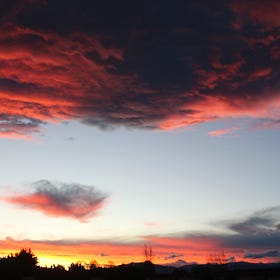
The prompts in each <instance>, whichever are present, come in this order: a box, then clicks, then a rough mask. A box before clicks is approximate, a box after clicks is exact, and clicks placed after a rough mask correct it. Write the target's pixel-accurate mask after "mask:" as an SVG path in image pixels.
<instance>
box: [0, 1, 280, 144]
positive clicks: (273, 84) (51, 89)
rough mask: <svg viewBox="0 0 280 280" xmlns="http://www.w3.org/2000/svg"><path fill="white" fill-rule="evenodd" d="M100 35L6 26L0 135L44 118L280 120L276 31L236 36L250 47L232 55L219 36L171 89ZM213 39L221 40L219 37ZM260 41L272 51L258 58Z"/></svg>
mask: <svg viewBox="0 0 280 280" xmlns="http://www.w3.org/2000/svg"><path fill="white" fill-rule="evenodd" d="M250 3H251V2H250ZM257 3H258V4H257V6H258V5H260V2H259V1H258V2H257ZM244 5H245V4H244ZM244 5H243V4H242V3H241V4H240V3H239V2H236V3H235V2H234V4H233V7H235V8H234V11H236V12H240V13H241V12H242V13H243V11H247V10H246V9H245V6H246V5H245V6H244ZM248 5H249V4H248ZM236 7H237V8H236ZM246 7H247V6H246ZM256 9H257V8H256ZM100 37H101V36H99V37H98V36H94V35H89V34H87V33H82V32H73V33H71V34H70V33H67V35H64V36H62V35H59V34H58V33H56V32H51V31H43V30H40V29H33V28H27V27H22V26H18V25H16V24H2V25H0V101H1V102H0V110H1V114H0V137H6V138H8V137H11V138H14V139H18V138H20V139H22V138H24V139H32V134H34V133H38V132H40V131H41V129H42V126H43V124H44V123H47V122H52V123H59V122H61V121H71V120H78V121H81V122H83V123H86V124H88V125H96V126H100V127H106V126H117V125H125V126H130V127H144V128H159V129H174V128H176V127H182V126H190V125H194V124H199V123H203V122H208V121H214V120H217V119H222V118H227V117H232V118H239V117H250V118H256V119H264V118H269V119H272V120H277V119H278V118H279V116H278V113H277V112H278V110H279V106H280V102H279V95H280V92H279V87H278V84H277V81H278V76H279V75H278V74H279V73H278V72H279V70H278V68H277V59H278V58H279V55H278V53H279V50H278V48H277V45H276V41H277V38H276V36H274V34H265V36H264V37H262V36H260V38H259V37H258V36H256V38H243V37H244V36H243V37H242V36H240V35H236V34H235V35H231V36H230V40H231V41H230V42H231V44H233V45H235V44H236V45H238V46H239V45H242V46H243V48H244V49H242V48H241V47H240V48H237V49H236V50H235V48H233V49H234V51H232V50H231V49H232V48H229V49H230V54H228V53H227V49H226V48H225V47H223V46H222V45H220V44H221V41H222V40H221V38H220V39H219V40H218V41H217V45H216V46H215V47H213V46H212V47H211V46H209V54H207V57H205V58H204V60H205V61H200V60H199V59H198V61H196V60H192V59H193V58H190V62H189V65H187V66H188V67H189V68H190V70H189V71H192V73H190V77H191V78H190V80H188V81H187V82H186V85H177V86H175V85H174V86H173V85H172V86H170V87H168V86H167V87H166V88H165V87H164V86H162V87H161V86H160V87H159V86H157V85H156V84H154V83H153V81H152V79H151V81H150V80H149V81H148V80H145V75H144V74H142V76H141V75H140V74H139V73H137V71H136V70H135V69H134V68H133V66H134V65H133V63H131V61H130V63H131V64H132V65H128V64H129V63H128V62H127V61H126V59H127V56H128V55H127V53H126V52H125V51H127V50H126V49H125V48H123V49H120V48H116V47H108V46H106V47H105V45H104V44H102V43H101V39H100ZM213 37H214V38H212V40H214V41H213V42H214V43H216V41H215V40H217V37H219V36H216V37H215V36H213ZM215 38H216V39H215ZM246 39H248V40H247V41H246ZM252 42H253V43H252ZM257 42H258V43H259V42H262V44H264V48H266V49H265V53H264V54H263V57H262V58H261V59H260V60H259V61H258V60H257V59H256V56H254V55H255V53H254V46H255V45H256V44H257ZM190 48H192V47H191V46H190ZM248 50H250V52H252V54H254V55H251V54H250V55H248ZM129 51H130V52H131V51H132V50H129ZM129 51H128V52H129ZM193 51H194V50H193ZM132 52H133V51H132ZM171 55H172V54H171ZM268 57H270V58H271V59H272V61H269V62H265V63H264V58H268ZM145 59H146V60H145V62H146V61H148V60H147V58H145ZM126 63H127V64H126ZM143 63H144V62H143ZM180 63H181V62H180ZM269 64H271V65H269ZM274 64H275V65H274ZM122 67H123V68H122ZM126 68H128V69H129V71H128V70H127V69H126ZM146 68H147V69H149V64H148V63H147V65H146ZM189 68H188V69H189ZM134 70H135V71H134ZM178 74H180V73H178ZM181 88H182V89H181Z"/></svg>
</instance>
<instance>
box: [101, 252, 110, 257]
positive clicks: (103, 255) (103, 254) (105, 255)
mask: <svg viewBox="0 0 280 280" xmlns="http://www.w3.org/2000/svg"><path fill="white" fill-rule="evenodd" d="M99 256H100V257H108V256H109V255H108V254H106V253H103V252H102V253H100V254H99Z"/></svg>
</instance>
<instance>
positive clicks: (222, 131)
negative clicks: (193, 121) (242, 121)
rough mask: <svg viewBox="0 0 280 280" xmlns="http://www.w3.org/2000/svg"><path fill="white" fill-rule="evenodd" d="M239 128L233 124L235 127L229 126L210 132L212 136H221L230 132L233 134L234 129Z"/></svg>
mask: <svg viewBox="0 0 280 280" xmlns="http://www.w3.org/2000/svg"><path fill="white" fill-rule="evenodd" d="M238 129H239V128H238V127H236V126H233V127H229V128H224V129H218V130H213V131H210V132H209V133H208V134H209V135H210V136H212V137H221V136H225V135H228V134H232V133H233V132H234V131H236V130H238Z"/></svg>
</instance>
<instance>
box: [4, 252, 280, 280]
mask: <svg viewBox="0 0 280 280" xmlns="http://www.w3.org/2000/svg"><path fill="white" fill-rule="evenodd" d="M0 279H3V280H5V279H6V280H10V279H11V280H17V279H20V280H21V279H22V280H32V279H34V280H36V279H38V280H40V279H42V280H47V279H53V280H63V279H65V280H66V279H67V280H69V279H70V280H71V279H73V280H74V279H81V280H83V279H85V280H103V279H104V280H111V279H120V280H122V279H136V280H137V279H138V280H140V279H141V280H142V279H145V280H148V279H149V280H152V279H158V280H159V279H174V280H175V279H176V280H179V279H209V280H211V279H244V280H245V279H248V280H249V279H262V280H264V279H267V280H268V279H269V280H274V279H280V263H271V264H252V263H246V262H235V263H230V264H204V265H197V264H192V265H185V266H182V267H179V268H175V267H171V266H161V265H155V264H153V263H152V262H150V261H145V262H143V263H130V264H126V265H120V266H107V267H99V266H98V265H97V264H95V263H94V262H93V263H91V264H89V265H85V266H84V265H82V264H80V263H72V264H71V265H70V266H69V267H68V268H67V269H66V268H64V267H63V266H61V265H53V266H51V267H40V266H39V265H38V261H37V257H36V256H35V255H34V254H33V253H32V251H31V250H30V249H29V250H26V249H22V250H21V251H20V252H19V253H17V254H14V255H13V254H11V255H8V256H6V257H2V258H1V259H0Z"/></svg>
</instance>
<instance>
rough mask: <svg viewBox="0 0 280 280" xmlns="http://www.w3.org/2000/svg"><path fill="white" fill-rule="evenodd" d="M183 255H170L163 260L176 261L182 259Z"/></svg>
mask: <svg viewBox="0 0 280 280" xmlns="http://www.w3.org/2000/svg"><path fill="white" fill-rule="evenodd" d="M183 256H184V254H175V253H170V254H169V255H168V256H166V257H165V258H164V259H165V260H170V259H176V258H179V257H183Z"/></svg>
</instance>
